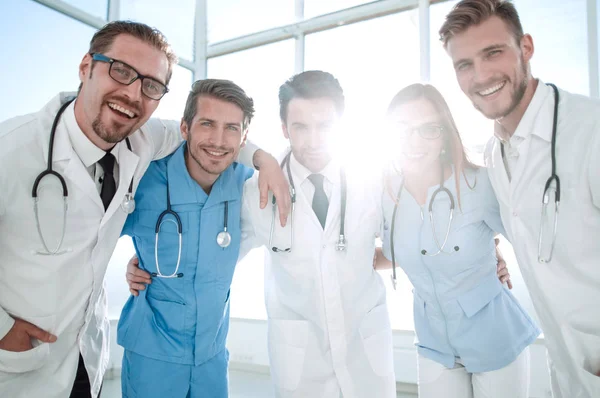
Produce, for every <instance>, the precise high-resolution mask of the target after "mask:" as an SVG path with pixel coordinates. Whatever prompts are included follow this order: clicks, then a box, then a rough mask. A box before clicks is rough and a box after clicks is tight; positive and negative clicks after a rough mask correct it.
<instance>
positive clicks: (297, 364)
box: [268, 319, 309, 391]
mask: <svg viewBox="0 0 600 398" xmlns="http://www.w3.org/2000/svg"><path fill="white" fill-rule="evenodd" d="M268 330H269V360H270V365H271V372H272V374H273V381H274V383H275V384H276V385H277V386H279V387H281V388H283V389H285V390H288V391H294V390H296V389H297V388H298V385H299V384H300V379H301V377H302V373H303V372H302V370H303V368H304V358H305V355H306V347H307V344H308V332H309V323H308V322H307V321H300V320H283V319H270V320H269V326H268Z"/></svg>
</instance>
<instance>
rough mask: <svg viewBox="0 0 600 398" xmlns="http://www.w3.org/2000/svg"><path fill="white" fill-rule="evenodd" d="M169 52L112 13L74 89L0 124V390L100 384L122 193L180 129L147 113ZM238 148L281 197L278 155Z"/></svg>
mask: <svg viewBox="0 0 600 398" xmlns="http://www.w3.org/2000/svg"><path fill="white" fill-rule="evenodd" d="M175 62H176V57H175V55H174V54H173V52H172V51H171V49H170V47H169V45H168V43H167V42H166V40H165V38H164V37H163V36H162V34H161V33H160V32H158V31H157V30H154V29H152V28H150V27H148V26H146V25H143V24H139V23H133V22H123V21H116V22H112V23H109V24H108V25H106V26H105V27H104V28H102V29H101V30H100V31H98V32H97V33H96V34H95V35H94V37H93V38H92V41H91V43H90V50H89V52H88V53H87V54H85V56H84V57H83V60H82V61H81V64H80V66H79V76H80V79H81V86H80V91H79V94H78V95H77V98H76V100H74V101H73V100H72V98H69V97H71V94H69V93H61V94H59V95H57V96H56V97H55V98H54V99H52V100H51V101H50V102H49V103H48V104H47V105H46V106H45V107H44V108H43V109H42V110H41V111H39V112H37V113H33V114H30V115H26V116H21V117H16V118H13V119H10V120H8V121H6V122H3V123H2V124H0V186H1V187H2V192H1V193H0V397H11V398H17V397H26V398H31V397H48V398H55V397H56V398H66V397H69V396H71V397H90V396H91V397H97V396H98V395H99V391H100V388H101V385H102V379H103V375H104V372H105V370H106V367H107V364H108V331H109V324H108V319H107V309H106V297H105V291H104V289H103V279H104V274H105V270H106V266H107V264H108V261H109V258H110V256H111V254H112V252H113V250H114V247H115V245H116V243H117V240H118V239H119V236H120V233H121V229H122V227H123V224H124V222H125V219H126V217H127V213H128V212H131V211H132V209H133V205H134V203H132V202H131V200H129V198H130V194H133V193H134V192H135V189H136V187H137V184H138V182H139V180H140V178H141V176H142V174H143V173H144V171H145V170H146V168H147V167H148V164H149V163H150V161H152V160H153V159H158V158H161V157H164V156H165V155H167V154H169V153H171V152H172V151H173V150H174V149H175V148H177V147H178V145H179V143H180V140H181V135H180V133H179V129H178V125H177V123H169V122H163V121H160V120H156V119H151V120H149V117H150V115H151V114H152V113H153V112H154V110H155V109H156V107H157V106H158V104H159V100H160V99H161V98H162V96H163V95H164V94H165V93H166V92H167V85H168V83H169V79H170V77H171V73H172V68H173V65H174V63H175ZM73 94H74V93H73ZM53 125H54V126H53ZM126 138H128V139H126ZM246 157H250V159H246V162H245V163H247V164H248V163H252V161H254V163H255V164H256V165H257V166H261V168H262V169H263V171H265V169H266V173H263V175H264V176H263V178H266V177H268V180H269V181H270V183H266V184H264V185H269V186H274V187H273V189H274V191H275V194H276V196H277V197H281V198H282V200H283V201H284V203H287V200H286V198H287V196H286V195H287V182H285V179H284V177H283V174H282V173H281V172H280V169H279V165H278V163H277V161H276V160H275V159H274V158H272V157H270V155H266V154H264V152H262V151H257V152H256V154H254V152H253V151H252V150H251V149H249V150H247V152H246ZM44 170H46V171H47V173H46V176H45V177H43V178H41V179H40V178H38V176H39V175H40V173H42V172H44ZM265 176H266V177H265ZM279 192H285V194H283V195H280V194H279ZM266 198H267V194H266V192H265V193H264V201H263V203H264V204H266ZM283 221H284V220H283V219H282V222H283Z"/></svg>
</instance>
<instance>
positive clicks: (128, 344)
mask: <svg viewBox="0 0 600 398" xmlns="http://www.w3.org/2000/svg"><path fill="white" fill-rule="evenodd" d="M253 113H254V105H253V101H252V99H251V98H249V97H248V96H247V95H246V93H245V92H244V91H243V90H242V89H241V88H240V87H239V86H237V85H236V84H234V83H232V82H230V81H227V80H214V79H207V80H201V81H197V82H196V83H194V84H193V86H192V90H191V92H190V94H189V96H188V99H187V103H186V107H185V113H184V116H183V118H182V121H181V133H182V136H183V138H184V140H185V141H184V142H183V144H182V145H181V146H180V147H179V149H178V150H177V151H176V152H175V153H173V154H172V155H170V156H168V157H166V158H164V159H161V160H158V161H155V162H152V163H151V164H150V166H149V168H148V171H147V172H146V174H145V175H144V177H143V178H142V180H141V181H140V185H139V187H138V189H137V193H136V197H135V200H136V203H137V205H136V206H137V207H136V210H135V212H134V213H133V214H131V215H130V216H129V218H128V220H127V223H126V224H125V228H124V230H123V234H124V235H129V236H131V237H132V238H133V243H134V246H135V250H136V254H137V256H138V257H139V261H140V267H141V268H142V269H144V270H146V271H148V272H149V273H151V275H152V283H151V284H149V285H148V287H147V289H145V290H143V291H140V293H139V296H137V297H134V296H132V297H130V298H129V300H128V301H127V303H126V304H125V307H124V308H123V312H122V314H121V318H120V321H119V327H118V338H117V341H118V343H119V344H120V345H121V346H123V347H124V348H125V353H124V356H123V368H122V378H121V382H122V394H123V397H128V398H134V397H144V398H147V397H157V398H159V397H160V398H164V397H170V398H171V397H172V398H179V397H180V398H184V397H202V398H212V397H214V398H222V397H227V395H228V388H227V384H228V382H227V365H228V359H229V353H228V351H227V349H226V348H225V340H226V337H227V332H228V328H229V287H230V284H231V280H232V277H233V271H234V268H235V264H236V262H237V258H238V252H239V245H240V208H241V203H242V202H241V195H242V191H243V184H244V182H245V181H246V179H248V178H249V177H250V176H251V175H252V170H251V169H248V168H246V167H244V166H242V165H241V164H237V163H235V162H234V160H235V159H236V157H237V155H238V153H239V151H240V148H241V147H242V146H243V145H244V143H245V140H246V133H247V129H248V125H249V123H250V120H251V119H252V116H253Z"/></svg>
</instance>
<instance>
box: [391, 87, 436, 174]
mask: <svg viewBox="0 0 600 398" xmlns="http://www.w3.org/2000/svg"><path fill="white" fill-rule="evenodd" d="M388 117H389V120H390V124H391V126H393V131H391V132H390V135H391V136H392V137H393V139H394V140H395V141H396V142H397V144H398V145H397V148H398V149H399V159H398V160H399V161H400V167H401V169H402V172H403V173H404V174H415V173H419V174H422V173H424V172H426V171H429V170H434V171H435V172H438V173H439V171H438V170H439V167H440V163H439V162H440V154H441V152H442V149H443V147H444V129H443V128H444V124H443V120H442V116H441V115H440V113H439V112H438V111H437V109H436V108H435V106H434V105H433V104H432V103H431V101H429V100H427V99H425V98H420V99H417V100H412V101H409V102H405V103H403V104H401V105H398V106H396V107H395V108H393V109H392V110H391V111H390V112H389V116H388Z"/></svg>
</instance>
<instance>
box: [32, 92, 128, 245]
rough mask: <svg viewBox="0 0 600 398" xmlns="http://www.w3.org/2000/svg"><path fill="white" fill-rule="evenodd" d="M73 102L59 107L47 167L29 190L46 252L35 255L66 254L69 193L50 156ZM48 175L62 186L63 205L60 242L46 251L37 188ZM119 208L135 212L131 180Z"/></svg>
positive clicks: (53, 126)
mask: <svg viewBox="0 0 600 398" xmlns="http://www.w3.org/2000/svg"><path fill="white" fill-rule="evenodd" d="M73 101H75V98H71V99H69V100H68V101H67V102H65V103H64V104H63V105H62V106H61V107H60V109H59V110H58V112H57V114H56V116H55V117H54V122H53V123H52V129H51V130H50V141H49V144H48V167H46V170H44V171H42V172H41V173H40V174H39V175H38V176H37V177H36V179H35V182H34V183H33V188H32V190H31V197H32V198H33V212H34V214H35V223H36V226H37V231H38V235H39V236H40V240H41V241H42V245H44V249H45V250H46V252H41V251H37V252H36V253H37V254H42V255H51V256H54V255H57V254H63V253H65V252H66V251H62V252H61V251H60V248H61V247H62V244H63V241H64V239H65V229H66V226H67V210H68V198H69V191H68V189H67V183H66V181H65V179H64V178H63V176H62V175H61V174H60V173H59V172H57V171H55V170H53V169H52V155H53V153H52V152H53V149H54V136H55V135H56V127H57V126H58V122H59V120H60V117H61V116H62V114H63V112H64V111H65V109H67V107H68V106H69V105H70V104H71V102H73ZM125 142H126V143H127V149H129V150H130V151H131V144H130V142H129V138H126V139H125ZM48 175H53V176H54V177H56V178H57V179H58V181H59V182H60V184H61V185H62V191H63V203H64V205H63V227H62V233H61V238H60V241H59V242H58V246H57V247H56V249H54V250H50V249H48V245H47V243H46V240H45V239H44V236H43V234H42V229H41V226H40V219H39V210H38V202H39V198H38V187H39V185H40V183H41V181H42V179H44V177H46V176H48ZM121 208H122V209H123V211H124V212H125V213H127V214H131V213H133V210H135V199H134V198H133V179H132V180H131V182H130V183H129V190H128V192H127V194H126V195H125V198H124V199H123V202H122V203H121Z"/></svg>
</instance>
